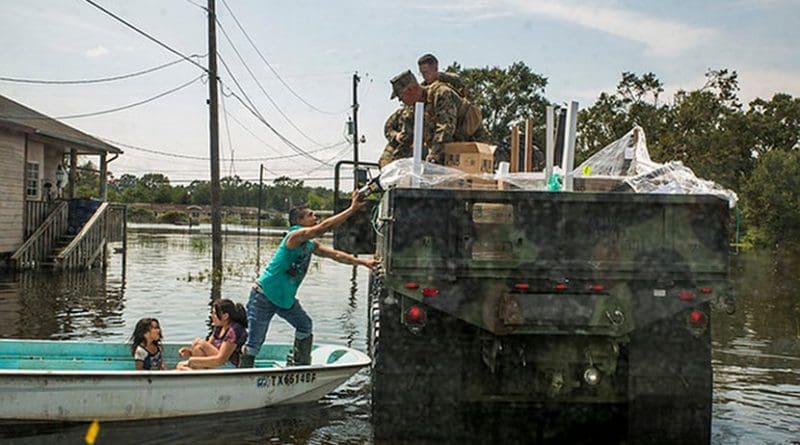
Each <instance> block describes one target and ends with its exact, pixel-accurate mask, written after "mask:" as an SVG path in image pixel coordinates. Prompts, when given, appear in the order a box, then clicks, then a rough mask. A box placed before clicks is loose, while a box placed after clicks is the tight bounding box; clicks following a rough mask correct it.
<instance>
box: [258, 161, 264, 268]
mask: <svg viewBox="0 0 800 445" xmlns="http://www.w3.org/2000/svg"><path fill="white" fill-rule="evenodd" d="M263 189H264V164H260V165H259V168H258V215H257V216H256V218H258V223H257V224H256V226H257V227H258V229H256V273H258V269H259V267H260V266H261V193H262V190H263Z"/></svg>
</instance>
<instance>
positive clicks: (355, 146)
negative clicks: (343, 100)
mask: <svg viewBox="0 0 800 445" xmlns="http://www.w3.org/2000/svg"><path fill="white" fill-rule="evenodd" d="M359 81H361V78H360V77H358V71H356V72H355V73H353V170H354V171H355V170H358V138H359V136H358V82H359Z"/></svg>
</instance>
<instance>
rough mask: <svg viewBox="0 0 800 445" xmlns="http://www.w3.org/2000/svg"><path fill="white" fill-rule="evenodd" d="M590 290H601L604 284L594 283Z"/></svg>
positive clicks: (603, 288)
mask: <svg viewBox="0 0 800 445" xmlns="http://www.w3.org/2000/svg"><path fill="white" fill-rule="evenodd" d="M592 290H593V291H595V292H602V291H603V290H605V286H603V285H602V284H595V285H594V286H592Z"/></svg>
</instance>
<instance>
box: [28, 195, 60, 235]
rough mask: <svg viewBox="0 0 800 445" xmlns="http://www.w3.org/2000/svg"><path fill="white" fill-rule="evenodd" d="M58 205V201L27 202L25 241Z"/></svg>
mask: <svg viewBox="0 0 800 445" xmlns="http://www.w3.org/2000/svg"><path fill="white" fill-rule="evenodd" d="M57 205H58V202H56V201H26V202H25V239H28V238H29V237H30V236H31V235H32V234H33V232H35V231H36V229H38V228H39V226H40V225H41V224H42V222H43V221H44V220H45V218H47V215H49V214H50V212H52V211H53V209H54V208H56V206H57Z"/></svg>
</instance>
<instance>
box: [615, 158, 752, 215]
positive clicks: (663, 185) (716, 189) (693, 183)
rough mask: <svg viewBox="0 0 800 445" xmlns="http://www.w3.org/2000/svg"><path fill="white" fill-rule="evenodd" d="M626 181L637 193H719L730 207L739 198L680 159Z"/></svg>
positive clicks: (734, 204) (733, 205)
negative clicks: (699, 175) (697, 174)
mask: <svg viewBox="0 0 800 445" xmlns="http://www.w3.org/2000/svg"><path fill="white" fill-rule="evenodd" d="M625 183H626V184H628V185H629V186H630V187H631V189H633V191H634V192H635V193H675V194H689V195H692V194H707V195H717V196H719V197H721V198H724V199H726V200H727V201H728V205H729V206H730V208H733V207H735V206H736V202H737V200H738V199H739V198H738V197H737V196H736V193H735V192H733V191H732V190H728V189H726V188H723V187H722V186H720V185H719V184H717V183H715V182H713V181H708V180H705V179H700V178H698V177H697V176H695V174H694V172H693V171H692V169H690V168H689V167H686V166H685V165H683V163H682V162H680V161H671V162H668V163H666V164H663V165H660V166H659V167H656V168H655V169H653V170H652V171H650V172H648V173H644V174H641V175H637V176H634V177H631V178H626V179H625Z"/></svg>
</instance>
